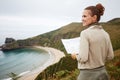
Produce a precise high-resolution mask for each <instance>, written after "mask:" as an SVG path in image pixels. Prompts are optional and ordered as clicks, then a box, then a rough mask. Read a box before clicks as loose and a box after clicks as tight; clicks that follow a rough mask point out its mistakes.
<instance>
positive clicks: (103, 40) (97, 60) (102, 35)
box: [77, 25, 114, 69]
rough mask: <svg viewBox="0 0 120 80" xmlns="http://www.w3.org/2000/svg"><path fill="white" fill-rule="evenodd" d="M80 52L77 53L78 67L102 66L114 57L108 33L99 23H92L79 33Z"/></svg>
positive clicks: (91, 67)
mask: <svg viewBox="0 0 120 80" xmlns="http://www.w3.org/2000/svg"><path fill="white" fill-rule="evenodd" d="M80 37H81V40H80V53H79V54H78V55H77V60H78V68H79V69H93V68H97V67H100V66H104V65H105V62H106V61H107V60H111V59H112V58H113V57H114V54H113V48H112V45H111V41H110V37H109V34H108V33H107V32H106V31H104V29H103V28H102V26H100V25H92V26H90V27H89V28H87V29H86V30H83V31H82V32H81V34H80Z"/></svg>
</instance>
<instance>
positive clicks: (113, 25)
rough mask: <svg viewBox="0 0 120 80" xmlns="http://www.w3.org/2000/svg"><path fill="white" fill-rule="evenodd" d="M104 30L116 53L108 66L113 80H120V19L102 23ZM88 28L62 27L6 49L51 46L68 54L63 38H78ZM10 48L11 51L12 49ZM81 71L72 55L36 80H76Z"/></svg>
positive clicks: (77, 25)
mask: <svg viewBox="0 0 120 80" xmlns="http://www.w3.org/2000/svg"><path fill="white" fill-rule="evenodd" d="M101 25H103V28H104V29H105V30H106V31H107V32H108V33H109V34H110V38H111V41H112V45H113V48H114V52H115V58H114V60H112V61H110V62H108V63H107V64H106V67H107V70H108V73H109V74H110V76H111V80H119V79H120V18H115V19H113V20H111V21H108V22H105V23H101ZM85 28H86V27H82V25H81V23H75V22H74V23H71V24H68V25H66V26H63V27H61V28H60V29H57V30H55V31H51V32H48V33H45V34H41V35H38V36H35V37H32V38H28V39H26V40H18V41H16V42H14V43H13V44H14V46H13V45H12V43H10V45H7V46H8V47H6V48H9V47H11V48H16V46H17V47H20V48H21V47H25V46H34V45H40V46H49V47H53V48H57V49H59V50H61V51H63V52H64V53H65V54H66V51H65V49H64V47H63V45H62V43H61V39H62V38H73V37H78V36H79V35H80V32H81V31H82V30H84V29H85ZM11 48H10V49H11ZM78 74H79V70H78V69H77V61H76V60H73V59H71V56H70V55H67V54H66V57H64V58H62V59H61V60H60V61H59V62H58V63H56V64H54V65H52V66H50V67H48V68H47V69H45V70H44V71H43V72H42V73H40V74H39V75H38V77H37V78H36V80H76V77H77V75H78Z"/></svg>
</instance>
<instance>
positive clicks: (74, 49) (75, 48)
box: [61, 37, 80, 54]
mask: <svg viewBox="0 0 120 80" xmlns="http://www.w3.org/2000/svg"><path fill="white" fill-rule="evenodd" d="M61 40H62V43H63V45H64V47H65V49H66V51H67V53H68V54H73V53H74V54H77V53H79V50H80V48H79V46H80V37H76V38H71V39H61Z"/></svg>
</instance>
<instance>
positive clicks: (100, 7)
mask: <svg viewBox="0 0 120 80" xmlns="http://www.w3.org/2000/svg"><path fill="white" fill-rule="evenodd" d="M96 8H97V9H98V10H99V13H100V15H103V14H104V10H105V8H104V7H103V5H102V4H100V3H98V4H97V5H96Z"/></svg>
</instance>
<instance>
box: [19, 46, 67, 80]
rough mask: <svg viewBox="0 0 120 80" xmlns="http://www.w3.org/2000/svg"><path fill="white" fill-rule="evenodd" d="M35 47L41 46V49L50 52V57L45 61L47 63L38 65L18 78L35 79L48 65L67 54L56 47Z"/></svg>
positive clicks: (23, 79) (21, 79)
mask: <svg viewBox="0 0 120 80" xmlns="http://www.w3.org/2000/svg"><path fill="white" fill-rule="evenodd" d="M34 47H35V48H40V49H43V50H45V51H47V52H48V54H50V57H49V59H48V61H47V62H45V64H43V65H42V66H41V67H38V68H37V69H35V70H32V71H30V72H29V73H26V74H24V75H22V76H20V78H18V80H35V78H36V77H37V76H38V75H39V74H40V73H41V72H42V71H43V70H45V69H46V68H47V67H48V66H50V65H53V64H55V63H57V62H59V61H60V59H61V58H62V57H64V56H65V54H64V53H63V52H62V51H60V50H57V49H55V48H51V47H41V46H34Z"/></svg>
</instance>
